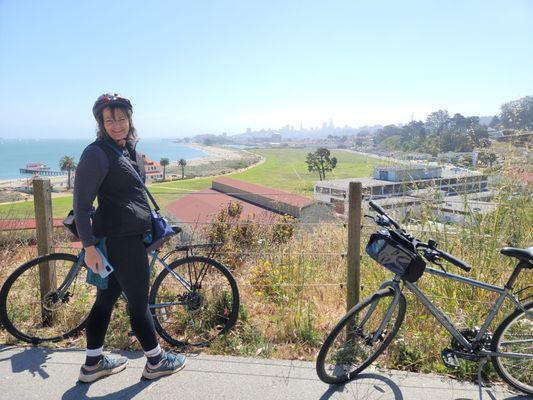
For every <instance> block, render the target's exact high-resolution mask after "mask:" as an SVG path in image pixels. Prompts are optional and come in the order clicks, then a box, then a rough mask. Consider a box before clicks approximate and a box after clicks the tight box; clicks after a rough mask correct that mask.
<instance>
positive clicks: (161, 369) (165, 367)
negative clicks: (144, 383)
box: [143, 352, 185, 379]
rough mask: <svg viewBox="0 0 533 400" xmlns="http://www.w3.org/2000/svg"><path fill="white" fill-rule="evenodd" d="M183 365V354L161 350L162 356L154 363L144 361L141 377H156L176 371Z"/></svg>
mask: <svg viewBox="0 0 533 400" xmlns="http://www.w3.org/2000/svg"><path fill="white" fill-rule="evenodd" d="M183 367H185V356H184V355H183V354H175V353H171V352H163V358H162V359H161V361H159V362H158V363H157V364H156V365H152V364H150V363H149V362H146V365H145V366H144V370H143V378H145V379H156V378H159V377H161V376H165V375H170V374H173V373H176V372H178V371H179V370H181V369H183Z"/></svg>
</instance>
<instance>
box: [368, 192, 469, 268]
mask: <svg viewBox="0 0 533 400" xmlns="http://www.w3.org/2000/svg"><path fill="white" fill-rule="evenodd" d="M368 204H369V205H370V207H372V209H374V211H376V212H377V213H378V214H380V215H382V216H383V217H385V218H387V219H388V221H389V222H390V223H391V225H393V226H394V227H395V228H396V229H402V228H401V227H400V224H398V223H397V222H396V221H395V220H393V219H392V218H391V217H390V216H389V215H388V214H387V213H386V212H385V210H384V209H383V207H381V206H379V205H378V204H376V203H374V202H373V201H369V202H368ZM416 242H417V243H418V244H419V245H422V246H421V247H425V248H431V249H432V250H434V251H436V252H437V253H438V255H439V256H440V257H441V258H442V259H444V260H446V261H448V262H449V263H451V264H453V265H455V266H457V267H459V268H461V269H462V270H464V271H466V272H470V271H471V270H472V267H471V266H470V265H468V264H467V263H465V262H464V261H461V260H459V259H458V258H455V257H454V256H452V255H451V254H448V253H446V252H444V251H442V250H438V249H436V248H434V247H430V246H429V245H428V244H427V243H424V242H420V241H418V240H417V241H416Z"/></svg>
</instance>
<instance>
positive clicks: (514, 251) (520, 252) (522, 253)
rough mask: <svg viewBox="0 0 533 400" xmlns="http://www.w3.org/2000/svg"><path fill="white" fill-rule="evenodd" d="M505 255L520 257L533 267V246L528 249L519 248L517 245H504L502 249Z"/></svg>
mask: <svg viewBox="0 0 533 400" xmlns="http://www.w3.org/2000/svg"><path fill="white" fill-rule="evenodd" d="M500 253H502V254H503V255H504V256H509V257H514V258H518V259H519V260H520V261H523V262H525V263H526V264H528V265H529V267H530V268H531V267H533V246H532V247H528V248H527V249H519V248H517V247H504V248H503V249H501V250H500Z"/></svg>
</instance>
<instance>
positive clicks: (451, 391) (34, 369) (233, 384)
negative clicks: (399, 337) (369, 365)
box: [0, 345, 527, 400]
mask: <svg viewBox="0 0 533 400" xmlns="http://www.w3.org/2000/svg"><path fill="white" fill-rule="evenodd" d="M121 354H122V355H124V356H126V357H128V358H129V361H130V362H129V366H128V368H127V369H126V370H125V371H124V372H122V373H120V374H117V375H113V376H110V377H108V378H104V379H102V380H100V381H97V382H95V383H93V384H90V385H89V384H79V383H77V382H76V381H77V378H78V372H79V367H80V363H82V362H83V361H84V357H85V355H84V351H83V350H73V349H54V350H51V349H45V348H41V347H27V348H25V347H12V346H1V345H0V399H6V400H7V399H9V400H13V399H40V400H47V399H54V400H56V399H65V400H79V399H99V400H102V399H133V398H135V399H157V400H165V399H173V400H174V399H186V400H195V399H202V400H203V399H217V400H218V399H253V400H263V399H265V400H266V399H268V400H271V399H276V400H277V399H283V400H285V399H294V400H304V399H319V400H326V399H351V400H359V399H361V400H363V399H364V400H378V399H379V400H388V399H394V400H403V399H405V400H427V399H430V400H441V399H442V400H452V399H453V400H459V399H461V400H466V399H478V389H477V386H476V385H473V384H470V383H461V382H458V381H455V380H452V379H448V378H443V377H439V376H434V375H422V374H415V373H407V372H400V371H386V372H384V371H368V372H366V373H363V374H361V376H360V378H358V379H357V380H355V381H352V382H350V383H349V384H346V385H345V386H340V387H333V386H329V385H326V384H324V383H322V382H321V381H320V380H319V379H318V378H317V376H316V373H315V366H314V363H311V362H301V361H281V360H266V359H253V358H241V357H222V356H206V355H197V356H196V355H193V356H190V357H189V358H188V362H187V365H186V367H185V369H184V370H183V371H181V372H179V373H177V374H175V375H172V376H169V377H165V378H161V379H159V380H156V381H144V380H140V377H141V373H142V369H143V367H144V363H145V359H144V357H143V355H142V354H141V353H139V352H121ZM526 398H527V397H525V396H518V395H515V394H512V393H511V392H510V391H508V389H507V387H504V386H497V387H496V388H484V390H483V399H490V400H495V399H497V400H503V399H506V400H511V399H513V400H518V399H526Z"/></svg>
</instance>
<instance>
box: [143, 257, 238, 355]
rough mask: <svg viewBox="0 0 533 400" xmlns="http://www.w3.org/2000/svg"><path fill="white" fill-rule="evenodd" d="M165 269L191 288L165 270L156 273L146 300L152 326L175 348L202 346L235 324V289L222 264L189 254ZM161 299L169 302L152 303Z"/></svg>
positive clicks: (236, 303)
mask: <svg viewBox="0 0 533 400" xmlns="http://www.w3.org/2000/svg"><path fill="white" fill-rule="evenodd" d="M169 268H170V270H172V271H174V272H176V271H178V274H179V275H180V276H182V277H183V278H185V280H186V281H187V283H188V284H189V285H190V286H191V287H193V290H187V289H186V288H185V287H184V286H183V285H182V284H181V283H179V282H178V281H177V279H176V278H175V277H174V276H173V275H172V274H170V273H169V271H168V270H167V269H163V270H162V271H161V273H160V274H159V275H158V276H157V278H156V280H155V282H154V284H153V286H152V289H151V291H150V298H149V302H150V307H151V309H152V315H153V317H154V324H155V328H156V330H157V332H158V333H159V335H160V336H161V337H162V338H163V339H164V340H165V341H167V342H168V343H170V344H171V345H173V346H177V347H183V346H187V345H193V346H205V345H208V344H209V343H210V342H211V341H213V340H214V339H215V338H216V337H217V336H219V335H221V334H223V333H226V332H227V331H229V330H230V329H231V328H232V327H233V326H234V325H235V323H236V321H237V317H238V313H239V301H240V300H239V289H238V287H237V282H236V281H235V278H233V275H232V274H231V273H230V271H229V270H228V269H227V268H226V267H225V266H223V265H222V264H220V263H219V262H218V261H216V260H213V259H212V258H208V257H202V256H191V257H186V258H182V259H179V260H176V261H174V262H172V263H170V264H169ZM180 272H181V273H180ZM200 278H201V281H200ZM198 285H199V286H198ZM165 302H166V303H172V304H171V305H170V306H166V307H156V306H154V305H156V304H162V303H165Z"/></svg>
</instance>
